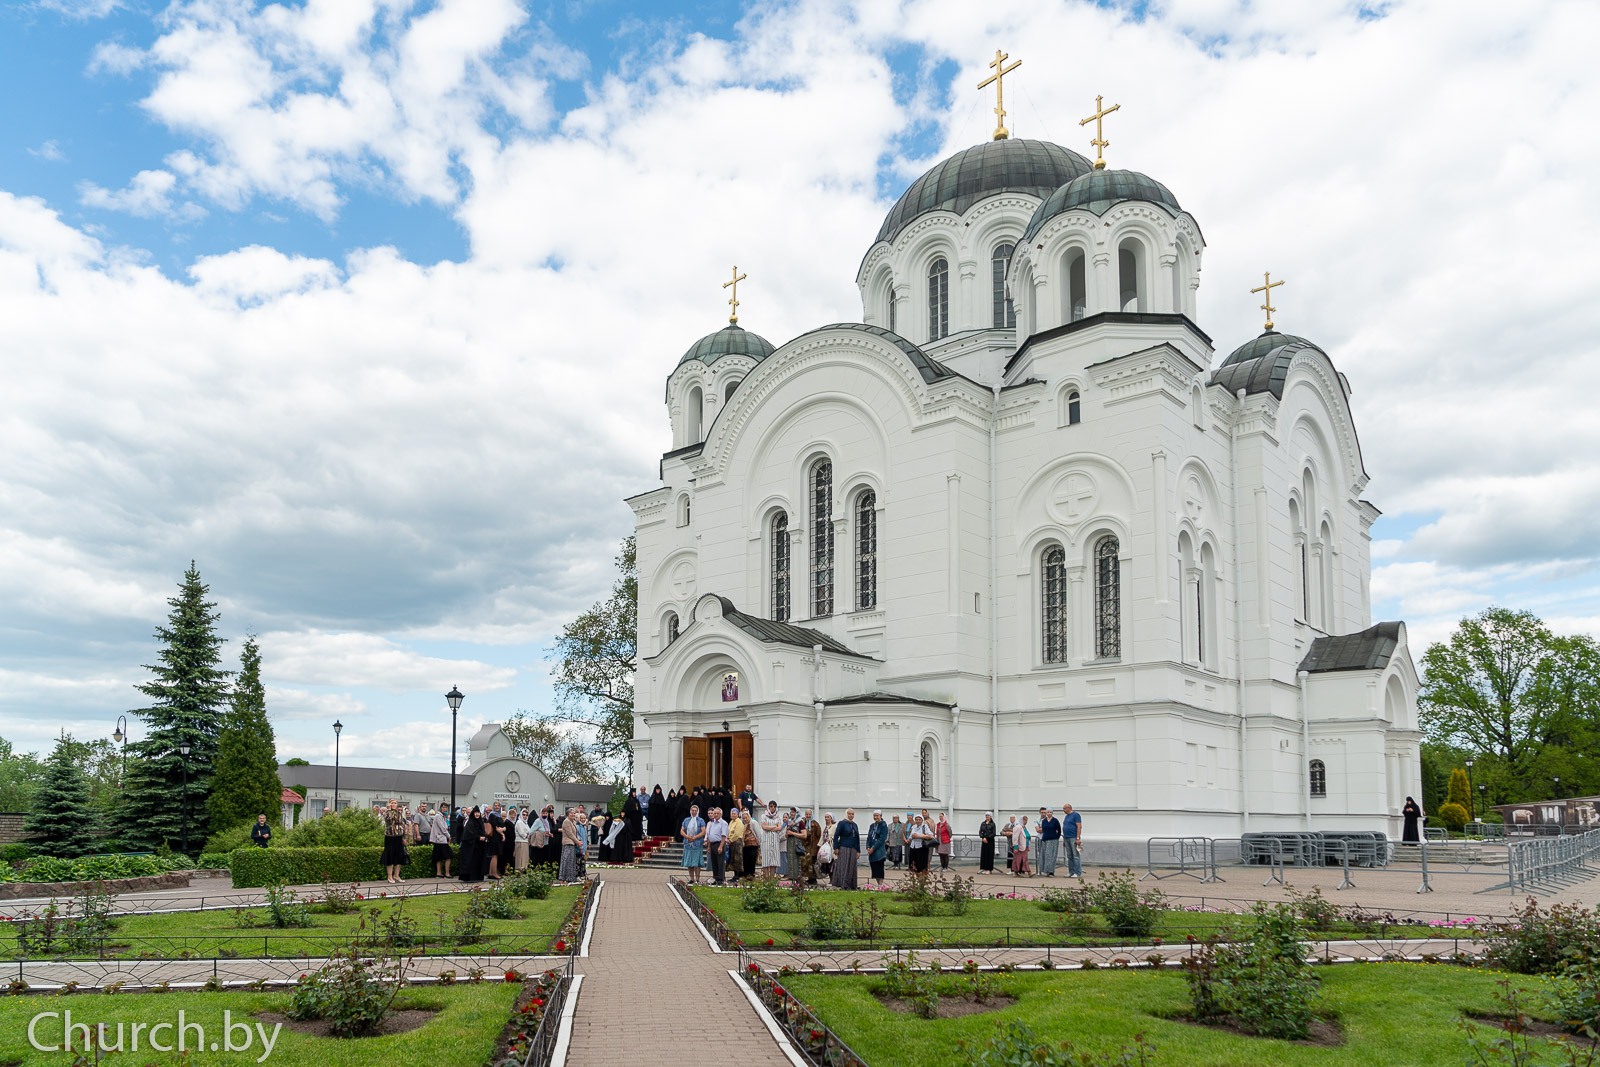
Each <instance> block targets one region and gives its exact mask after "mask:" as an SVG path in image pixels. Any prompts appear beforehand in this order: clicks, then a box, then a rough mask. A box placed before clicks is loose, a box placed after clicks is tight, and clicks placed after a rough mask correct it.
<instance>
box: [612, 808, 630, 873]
mask: <svg viewBox="0 0 1600 1067" xmlns="http://www.w3.org/2000/svg"><path fill="white" fill-rule="evenodd" d="M617 822H618V824H619V825H621V827H622V829H621V830H620V831H619V832H618V833H617V838H616V840H615V841H613V842H611V862H612V863H620V864H629V863H632V862H633V842H634V840H635V838H634V834H633V829H634V823H633V822H632V821H631V820H629V819H628V818H627V817H626V816H624V817H623V818H621V819H618V820H617ZM613 829H615V827H613Z"/></svg>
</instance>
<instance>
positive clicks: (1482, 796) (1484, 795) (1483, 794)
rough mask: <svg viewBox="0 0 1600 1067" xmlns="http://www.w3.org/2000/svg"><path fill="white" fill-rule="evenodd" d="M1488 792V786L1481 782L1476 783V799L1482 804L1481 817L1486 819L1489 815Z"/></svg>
mask: <svg viewBox="0 0 1600 1067" xmlns="http://www.w3.org/2000/svg"><path fill="white" fill-rule="evenodd" d="M1488 792H1489V787H1488V786H1486V785H1484V784H1483V783H1481V782H1480V783H1478V799H1479V800H1481V801H1482V802H1483V804H1482V807H1483V817H1484V818H1485V819H1487V818H1488V817H1489V797H1488Z"/></svg>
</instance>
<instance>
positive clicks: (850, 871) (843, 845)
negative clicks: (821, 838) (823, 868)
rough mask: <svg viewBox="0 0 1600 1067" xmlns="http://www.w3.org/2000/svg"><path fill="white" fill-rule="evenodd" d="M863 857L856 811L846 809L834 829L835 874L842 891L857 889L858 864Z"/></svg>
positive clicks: (833, 875) (832, 877) (833, 878)
mask: <svg viewBox="0 0 1600 1067" xmlns="http://www.w3.org/2000/svg"><path fill="white" fill-rule="evenodd" d="M860 857H861V829H860V827H858V826H856V809H854V808H845V809H844V819H843V821H841V822H840V823H838V824H837V825H836V826H834V828H833V873H832V875H831V876H830V879H831V881H832V882H833V884H834V885H836V886H838V887H839V888H840V889H854V888H856V862H857V860H859V859H860Z"/></svg>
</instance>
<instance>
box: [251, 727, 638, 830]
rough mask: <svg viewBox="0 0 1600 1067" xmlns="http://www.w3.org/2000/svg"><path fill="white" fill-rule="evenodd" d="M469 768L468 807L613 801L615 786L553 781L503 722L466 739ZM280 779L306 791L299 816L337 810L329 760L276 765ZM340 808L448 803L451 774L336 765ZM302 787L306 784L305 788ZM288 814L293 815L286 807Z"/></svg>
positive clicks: (462, 790) (462, 792)
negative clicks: (520, 749) (522, 753)
mask: <svg viewBox="0 0 1600 1067" xmlns="http://www.w3.org/2000/svg"><path fill="white" fill-rule="evenodd" d="M467 753H468V755H467V768H468V769H467V770H466V771H465V772H463V773H460V774H457V775H456V790H455V792H456V803H457V804H460V805H462V806H464V807H471V806H472V805H474V804H485V805H487V804H493V803H494V802H495V801H497V800H498V801H501V802H502V803H504V804H505V805H506V806H507V807H510V806H513V805H515V806H516V807H519V808H520V807H538V808H542V807H544V806H545V805H546V804H556V805H565V804H582V805H584V807H585V808H587V807H589V806H591V805H593V804H594V803H596V802H600V803H604V802H606V801H609V800H610V799H611V793H612V787H611V786H609V785H593V784H586V783H577V782H563V783H561V784H559V785H556V784H553V783H551V781H550V779H548V778H546V777H545V776H544V773H543V772H542V771H540V770H539V768H537V767H535V766H534V765H533V764H531V763H529V762H528V761H527V760H525V759H522V758H521V757H519V756H515V755H513V754H512V751H511V741H510V740H509V739H508V738H507V737H506V735H505V731H504V730H502V729H501V728H500V724H499V723H492V722H489V723H484V724H483V725H482V726H480V727H479V728H478V730H477V732H476V733H474V734H473V735H472V737H471V738H470V739H469V740H468V742H467ZM278 780H279V781H280V782H282V783H284V785H285V787H286V789H285V794H286V796H287V793H288V792H289V791H290V790H289V789H288V788H287V787H293V789H294V790H297V791H300V792H303V794H304V800H305V807H304V808H303V809H302V811H301V818H310V819H315V818H318V817H320V816H321V815H323V814H324V813H325V812H329V811H332V810H333V787H334V766H333V764H331V763H327V764H309V765H298V764H296V765H293V766H291V765H289V764H280V765H279V766H278ZM338 784H339V807H340V808H341V809H342V808H348V807H352V806H356V807H369V808H381V807H384V806H385V805H387V804H388V803H389V800H390V798H391V797H392V798H394V799H395V800H398V801H399V802H400V803H402V804H409V805H411V806H412V808H413V809H415V808H416V806H417V805H419V804H423V803H426V804H427V805H428V806H429V807H436V806H438V805H440V804H449V803H450V774H449V772H442V771H417V770H408V769H406V768H389V767H352V766H349V765H348V764H346V765H341V766H340V767H339V768H338ZM302 787H303V788H302ZM284 814H285V818H286V820H287V818H288V816H289V811H288V807H287V806H286V810H285V813H284Z"/></svg>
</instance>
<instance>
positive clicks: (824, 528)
mask: <svg viewBox="0 0 1600 1067" xmlns="http://www.w3.org/2000/svg"><path fill="white" fill-rule="evenodd" d="M832 614H833V464H832V463H830V462H829V461H828V460H825V459H823V460H818V461H817V465H816V466H815V467H812V468H811V617H812V618H814V619H820V618H823V617H825V616H828V615H832Z"/></svg>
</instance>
